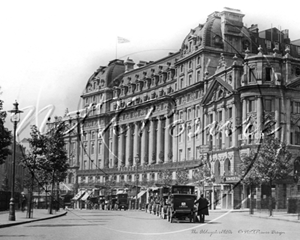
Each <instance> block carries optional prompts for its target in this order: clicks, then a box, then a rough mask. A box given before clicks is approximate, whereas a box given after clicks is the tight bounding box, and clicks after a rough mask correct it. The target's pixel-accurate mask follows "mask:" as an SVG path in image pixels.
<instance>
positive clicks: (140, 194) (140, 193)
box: [133, 190, 147, 199]
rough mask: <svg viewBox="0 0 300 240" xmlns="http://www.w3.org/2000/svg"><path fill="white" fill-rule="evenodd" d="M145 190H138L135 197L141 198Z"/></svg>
mask: <svg viewBox="0 0 300 240" xmlns="http://www.w3.org/2000/svg"><path fill="white" fill-rule="evenodd" d="M146 192H147V191H145V190H144V191H140V192H139V193H138V195H137V198H138V199H139V198H141V197H142V196H143V195H144V194H145V193H146ZM133 199H135V197H134V198H133Z"/></svg>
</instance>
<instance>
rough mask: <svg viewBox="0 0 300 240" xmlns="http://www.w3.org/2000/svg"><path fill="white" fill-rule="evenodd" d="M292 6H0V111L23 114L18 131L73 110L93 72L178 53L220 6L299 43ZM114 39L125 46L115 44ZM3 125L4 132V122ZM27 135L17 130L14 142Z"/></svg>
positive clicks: (162, 0) (120, 0)
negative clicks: (0, 103) (122, 62)
mask: <svg viewBox="0 0 300 240" xmlns="http://www.w3.org/2000/svg"><path fill="white" fill-rule="evenodd" d="M297 5H300V4H299V3H293V1H289V0H287V1H284V4H283V3H275V2H273V3H270V2H269V1H256V0H253V1H251V2H248V1H240V0H239V1H225V0H223V1H222V0H221V1H219V0H214V1H203V0H202V1H201V0H187V1H177V0H172V1H169V0H152V1H143V0H139V1H137V0H126V1H124V0H110V1H107V0H105V1H103V0H102V1H92V0H84V1H77V0H72V1H68V0H65V1H64V0H60V1H56V0H52V1H40V0H38V1H32V0H26V1H21V0H11V1H4V0H0V31H1V38H0V87H1V89H0V92H2V93H1V95H0V99H1V100H3V101H4V110H11V109H12V108H13V103H14V102H15V101H18V103H19V108H20V109H21V110H23V111H24V113H22V114H21V121H20V123H19V124H20V125H22V126H23V125H24V119H26V118H27V117H28V114H29V112H30V110H31V113H33V115H34V118H33V120H32V122H31V124H36V125H38V126H40V125H41V123H42V122H43V120H44V119H45V115H46V114H47V111H49V109H53V114H52V117H54V116H62V115H64V113H65V110H66V108H68V109H69V111H74V110H77V109H78V107H79V104H80V95H81V94H82V91H83V89H84V88H85V85H86V83H87V81H88V79H89V77H90V76H91V75H92V74H93V72H94V71H96V70H97V69H98V67H99V66H105V65H107V64H108V62H109V61H110V60H113V59H115V58H119V59H123V60H125V59H126V58H127V57H130V58H132V59H133V60H134V61H135V62H138V61H139V60H145V61H155V60H158V59H159V58H161V57H164V56H166V55H167V54H168V53H169V52H175V51H178V50H179V48H180V46H181V43H182V41H183V40H184V38H185V37H186V35H187V34H188V33H189V31H190V29H192V28H195V27H196V26H197V25H198V24H204V23H205V21H206V19H207V16H208V15H209V14H211V13H213V12H214V11H222V10H223V8H224V7H230V8H234V9H239V10H241V11H242V13H243V14H245V17H244V19H243V21H244V24H245V25H247V26H251V24H258V27H259V30H265V29H268V28H271V27H272V26H273V27H277V28H278V29H281V30H283V29H289V33H290V38H291V40H295V39H299V38H300V27H299V26H300V18H297V16H298V11H299V10H298V9H299V6H297ZM117 36H120V37H123V38H126V39H128V40H129V41H130V42H128V43H124V44H116V40H117ZM45 107H46V109H47V111H45V112H44V113H41V114H38V112H39V111H40V110H41V109H43V108H45ZM33 109H35V111H34V110H33ZM22 121H23V122H22ZM6 126H7V127H8V128H11V123H10V120H9V117H8V118H7V119H6ZM28 132H29V131H28V129H27V130H26V129H23V130H22V131H20V136H21V138H22V137H27V136H28Z"/></svg>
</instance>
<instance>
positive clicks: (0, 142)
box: [0, 100, 12, 165]
mask: <svg viewBox="0 0 300 240" xmlns="http://www.w3.org/2000/svg"><path fill="white" fill-rule="evenodd" d="M2 104H3V101H2V100H0V165H1V164H3V163H4V162H5V160H6V158H7V156H8V155H10V154H11V150H10V149H9V146H10V145H11V141H12V135H11V132H10V131H9V130H8V129H7V128H5V127H4V122H5V118H6V112H4V111H2Z"/></svg>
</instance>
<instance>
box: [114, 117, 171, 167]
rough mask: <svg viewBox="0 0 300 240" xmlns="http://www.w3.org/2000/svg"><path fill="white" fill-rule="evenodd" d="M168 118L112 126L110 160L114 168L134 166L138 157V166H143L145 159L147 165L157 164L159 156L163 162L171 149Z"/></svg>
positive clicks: (169, 120)
mask: <svg viewBox="0 0 300 240" xmlns="http://www.w3.org/2000/svg"><path fill="white" fill-rule="evenodd" d="M170 123H171V119H170V118H165V117H155V118H152V119H150V120H147V121H145V120H144V121H137V122H134V123H128V124H123V125H119V126H114V127H113V131H112V136H111V140H112V151H111V152H110V158H111V159H112V160H113V165H114V167H120V166H130V165H131V163H130V162H129V161H132V165H136V162H135V159H136V157H138V159H139V163H138V164H139V165H144V163H145V160H146V158H147V159H148V164H151V163H159V160H160V157H161V154H163V155H164V161H166V160H167V158H168V153H169V152H170V149H171V147H172V141H171V140H170V139H171V136H170V135H169V131H168V126H169V125H170Z"/></svg>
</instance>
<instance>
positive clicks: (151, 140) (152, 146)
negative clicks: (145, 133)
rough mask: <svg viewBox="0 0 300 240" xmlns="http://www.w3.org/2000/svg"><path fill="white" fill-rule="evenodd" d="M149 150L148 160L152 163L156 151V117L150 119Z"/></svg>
mask: <svg viewBox="0 0 300 240" xmlns="http://www.w3.org/2000/svg"><path fill="white" fill-rule="evenodd" d="M149 121H150V126H149V152H148V161H149V165H150V164H152V156H153V152H154V153H155V122H154V121H155V119H154V118H152V119H149Z"/></svg>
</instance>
